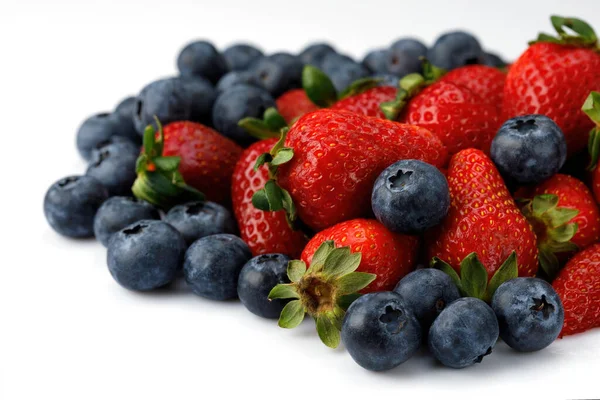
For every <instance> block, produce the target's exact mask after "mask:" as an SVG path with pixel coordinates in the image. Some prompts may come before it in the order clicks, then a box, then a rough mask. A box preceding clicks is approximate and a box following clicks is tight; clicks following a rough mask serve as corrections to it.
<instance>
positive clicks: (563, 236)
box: [546, 223, 577, 243]
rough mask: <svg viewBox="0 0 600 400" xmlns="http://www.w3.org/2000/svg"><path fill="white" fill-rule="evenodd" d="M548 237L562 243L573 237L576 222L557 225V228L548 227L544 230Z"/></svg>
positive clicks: (575, 230)
mask: <svg viewBox="0 0 600 400" xmlns="http://www.w3.org/2000/svg"><path fill="white" fill-rule="evenodd" d="M546 232H547V234H548V237H549V238H550V239H552V240H553V241H555V242H559V243H564V242H568V241H570V240H571V239H573V236H575V233H576V232H577V224H576V223H572V224H567V225H563V226H559V227H558V228H554V229H549V230H547V231H546Z"/></svg>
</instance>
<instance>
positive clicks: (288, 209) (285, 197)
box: [281, 188, 296, 229]
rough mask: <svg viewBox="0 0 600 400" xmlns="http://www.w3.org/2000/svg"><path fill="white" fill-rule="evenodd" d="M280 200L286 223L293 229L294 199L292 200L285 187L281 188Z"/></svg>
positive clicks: (294, 215)
mask: <svg viewBox="0 0 600 400" xmlns="http://www.w3.org/2000/svg"><path fill="white" fill-rule="evenodd" d="M281 195H282V201H283V209H284V210H285V216H286V219H287V221H288V224H289V225H290V226H291V227H292V229H295V227H294V221H296V205H295V204H294V200H292V196H291V195H290V192H288V191H287V190H285V189H283V188H282V189H281Z"/></svg>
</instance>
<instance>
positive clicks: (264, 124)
mask: <svg viewBox="0 0 600 400" xmlns="http://www.w3.org/2000/svg"><path fill="white" fill-rule="evenodd" d="M238 126H240V127H242V128H244V129H245V130H246V132H248V134H250V135H252V136H254V137H255V138H257V139H261V140H262V139H270V138H274V137H278V136H279V135H280V133H281V130H282V129H283V128H287V126H288V125H287V123H286V122H285V119H283V117H282V116H281V114H279V112H278V111H277V109H276V108H274V107H269V108H267V109H266V110H265V112H264V113H263V118H262V119H259V118H253V117H246V118H243V119H241V120H240V121H239V122H238Z"/></svg>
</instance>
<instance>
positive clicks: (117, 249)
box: [107, 220, 186, 290]
mask: <svg viewBox="0 0 600 400" xmlns="http://www.w3.org/2000/svg"><path fill="white" fill-rule="evenodd" d="M185 247H186V246H185V241H184V240H183V238H182V237H181V234H180V233H179V232H177V230H176V229H175V228H173V227H172V226H171V225H169V224H167V223H165V222H161V221H155V220H142V221H138V222H134V223H133V224H131V225H128V226H127V227H126V228H124V229H122V230H120V231H119V232H117V233H115V234H113V235H112V236H111V238H110V240H109V242H108V257H107V259H108V270H109V271H110V274H111V275H112V276H113V278H115V280H116V281H117V282H118V283H119V284H120V285H121V286H123V287H124V288H127V289H130V290H152V289H156V288H159V287H161V286H165V285H167V284H168V283H170V282H171V281H172V280H173V278H175V275H176V273H177V270H178V269H179V268H180V267H181V263H182V261H183V256H184V254H185Z"/></svg>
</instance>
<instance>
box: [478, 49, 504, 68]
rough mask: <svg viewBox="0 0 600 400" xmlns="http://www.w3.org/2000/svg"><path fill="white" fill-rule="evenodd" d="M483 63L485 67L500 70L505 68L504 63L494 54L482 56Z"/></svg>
mask: <svg viewBox="0 0 600 400" xmlns="http://www.w3.org/2000/svg"><path fill="white" fill-rule="evenodd" d="M483 63H484V64H485V65H489V66H490V67H496V68H502V67H506V65H507V64H506V61H504V60H503V59H502V58H500V56H498V55H496V54H494V53H485V54H484V55H483Z"/></svg>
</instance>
